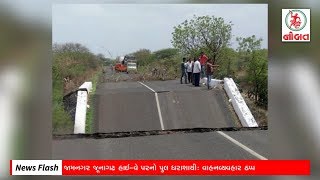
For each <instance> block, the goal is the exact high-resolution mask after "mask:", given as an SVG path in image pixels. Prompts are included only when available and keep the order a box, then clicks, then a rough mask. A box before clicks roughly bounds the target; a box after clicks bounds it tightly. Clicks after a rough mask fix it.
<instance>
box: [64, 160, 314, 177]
mask: <svg viewBox="0 0 320 180" xmlns="http://www.w3.org/2000/svg"><path fill="white" fill-rule="evenodd" d="M94 167H104V168H102V169H100V170H99V171H98V170H96V169H94ZM146 167H149V170H146ZM160 167H167V170H164V171H161V169H160ZM178 167H180V169H181V168H182V167H185V169H184V170H180V171H178V170H177V168H178ZM112 168H114V170H112ZM121 168H122V169H121ZM126 168H127V170H126ZM135 168H136V169H135ZM152 168H154V169H153V170H152ZM62 175H310V161H309V160H62Z"/></svg>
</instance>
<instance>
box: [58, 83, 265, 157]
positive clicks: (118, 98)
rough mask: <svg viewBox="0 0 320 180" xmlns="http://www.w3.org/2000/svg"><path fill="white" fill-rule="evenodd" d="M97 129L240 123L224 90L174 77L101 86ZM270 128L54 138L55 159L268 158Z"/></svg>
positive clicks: (164, 128) (164, 127) (185, 126)
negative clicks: (193, 83)
mask: <svg viewBox="0 0 320 180" xmlns="http://www.w3.org/2000/svg"><path fill="white" fill-rule="evenodd" d="M94 101H95V107H94V109H95V121H94V131H95V133H117V132H133V131H161V130H166V131H167V130H174V129H186V128H226V127H240V126H241V125H240V123H239V120H238V119H237V117H236V115H235V113H234V111H233V110H232V108H231V105H230V103H229V102H228V98H227V97H226V94H225V92H224V90H223V89H222V88H215V89H213V90H207V89H206V87H194V86H192V85H190V84H180V83H179V81H178V80H171V81H150V82H148V81H147V82H140V81H132V80H131V81H121V82H108V83H102V84H100V85H99V87H98V88H97V91H96V95H95V99H94ZM267 132H268V131H266V130H251V131H238V132H234V131H228V132H221V131H213V132H203V133H181V132H180V133H179V132H174V133H171V134H166V135H156V136H142V137H124V138H105V139H94V138H85V137H84V138H71V139H69V138H65V139H63V138H62V139H61V138H60V139H54V140H53V149H52V153H53V154H52V155H53V158H55V159H264V158H267V157H268V151H267V147H268V139H267Z"/></svg>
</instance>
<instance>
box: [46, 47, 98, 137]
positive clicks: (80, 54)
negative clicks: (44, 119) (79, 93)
mask: <svg viewBox="0 0 320 180" xmlns="http://www.w3.org/2000/svg"><path fill="white" fill-rule="evenodd" d="M52 51H53V63H52V81H53V84H52V86H53V98H52V103H53V121H52V123H53V124H52V127H53V133H54V134H59V133H73V125H74V120H73V119H72V118H71V116H70V113H69V112H67V111H66V109H65V106H64V104H63V97H64V95H66V94H68V93H70V92H72V91H75V90H77V89H78V87H79V86H80V85H81V84H83V83H84V82H85V81H93V88H94V89H95V86H96V85H97V82H98V79H99V77H98V76H99V75H100V74H101V72H102V68H103V64H104V59H102V58H103V57H102V56H101V55H99V56H98V55H95V54H93V53H92V52H90V51H89V49H88V48H87V47H85V46H83V45H81V44H74V43H67V44H54V45H53V49H52ZM89 101H90V100H89ZM90 111H92V110H91V109H89V113H90ZM91 114H92V113H91ZM89 117H91V116H89ZM91 121H92V120H91ZM90 124H91V123H90ZM90 128H91V127H90V126H89V127H87V129H88V130H89V129H90Z"/></svg>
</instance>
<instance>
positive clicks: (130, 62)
mask: <svg viewBox="0 0 320 180" xmlns="http://www.w3.org/2000/svg"><path fill="white" fill-rule="evenodd" d="M114 68H115V70H116V71H117V72H126V73H129V72H131V71H136V70H137V63H136V60H135V57H133V56H124V57H120V58H119V60H118V63H116V65H115V67H114Z"/></svg>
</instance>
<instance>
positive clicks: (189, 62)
mask: <svg viewBox="0 0 320 180" xmlns="http://www.w3.org/2000/svg"><path fill="white" fill-rule="evenodd" d="M187 73H188V82H189V83H190V82H192V78H191V77H192V62H191V59H189V60H188V62H187Z"/></svg>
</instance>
